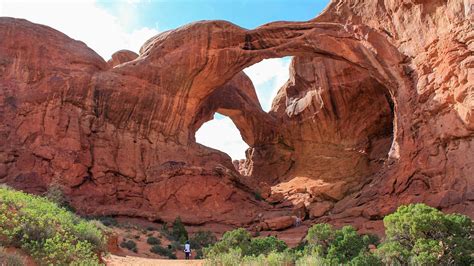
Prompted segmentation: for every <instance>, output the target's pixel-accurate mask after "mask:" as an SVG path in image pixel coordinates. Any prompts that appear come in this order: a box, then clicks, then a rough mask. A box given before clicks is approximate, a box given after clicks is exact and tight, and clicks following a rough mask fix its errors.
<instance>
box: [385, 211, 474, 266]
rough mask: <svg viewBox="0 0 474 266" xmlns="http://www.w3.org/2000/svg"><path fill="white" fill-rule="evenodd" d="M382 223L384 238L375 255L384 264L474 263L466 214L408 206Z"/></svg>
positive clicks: (473, 248)
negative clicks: (445, 212)
mask: <svg viewBox="0 0 474 266" xmlns="http://www.w3.org/2000/svg"><path fill="white" fill-rule="evenodd" d="M383 221H384V225H385V229H386V230H385V233H386V236H387V237H386V241H385V242H384V243H383V244H382V245H381V246H380V248H379V249H378V251H377V253H378V255H379V256H380V257H381V258H382V260H383V262H384V263H386V264H402V265H403V264H417V265H435V264H436V265H472V264H474V258H473V254H474V240H473V235H474V234H473V233H474V230H473V226H472V220H471V219H470V218H469V217H467V216H465V215H460V214H444V213H442V212H441V211H439V210H437V209H435V208H432V207H429V206H427V205H425V204H410V205H408V206H401V207H399V208H398V209H397V211H396V212H394V213H393V214H390V215H387V216H386V217H385V218H384V220H383Z"/></svg>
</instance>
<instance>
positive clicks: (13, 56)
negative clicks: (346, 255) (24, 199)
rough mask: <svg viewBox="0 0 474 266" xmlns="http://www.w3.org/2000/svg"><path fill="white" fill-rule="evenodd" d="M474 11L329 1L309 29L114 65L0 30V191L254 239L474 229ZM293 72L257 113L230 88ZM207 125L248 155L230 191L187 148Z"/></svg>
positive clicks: (205, 24) (78, 46) (161, 47)
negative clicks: (246, 231)
mask: <svg viewBox="0 0 474 266" xmlns="http://www.w3.org/2000/svg"><path fill="white" fill-rule="evenodd" d="M473 9H474V7H473V5H472V4H470V2H469V1H468V0H465V1H462V0H455V1H452V0H450V1H441V0H439V1H438V0H436V1H423V0H404V1H402V3H400V1H395V0H393V1H390V0H385V1H383V0H348V1H342V0H341V1H339V0H334V1H333V2H332V3H331V4H330V5H329V6H328V7H327V9H326V10H325V11H324V12H323V13H322V14H321V15H320V16H318V17H317V18H315V19H313V20H311V21H307V22H274V23H269V24H266V25H263V26H261V27H259V28H256V29H253V30H246V29H243V28H240V27H238V26H236V25H233V24H231V23H229V22H225V21H200V22H196V23H193V24H189V25H186V26H183V27H181V28H178V29H176V30H172V31H168V32H164V33H161V34H159V35H157V36H155V37H153V38H152V39H150V40H149V41H147V42H146V43H145V44H144V45H143V46H142V48H141V50H140V54H139V55H136V54H134V53H133V52H130V51H119V52H117V53H116V54H114V55H113V56H112V59H111V60H109V62H105V61H104V60H103V59H102V58H101V57H100V56H98V55H97V54H96V53H95V52H94V51H92V50H91V49H89V48H88V47H87V46H86V45H85V44H83V43H81V42H79V41H75V40H72V39H70V38H69V37H67V36H65V35H64V34H62V33H60V32H58V31H55V30H53V29H51V28H49V27H46V26H42V25H37V24H33V23H30V22H28V21H25V20H20V19H13V18H0V36H1V38H0V182H4V183H7V184H10V185H12V186H14V187H17V188H20V189H24V190H27V191H30V192H35V193H42V192H44V191H45V190H46V189H47V187H48V186H49V185H50V184H51V183H59V184H60V185H62V186H63V187H64V189H65V193H66V195H67V196H68V197H69V199H70V200H71V204H72V205H73V206H74V207H75V208H77V209H78V211H80V212H82V213H87V214H91V215H127V216H137V217H144V218H148V219H150V220H164V221H169V220H172V219H174V218H175V217H176V216H178V215H179V216H181V217H182V219H183V221H184V222H186V223H190V224H201V223H207V222H220V223H227V224H232V225H249V224H252V223H255V222H257V221H259V220H261V218H262V215H263V217H272V216H275V215H278V216H281V215H285V214H290V213H289V209H290V208H291V207H292V206H294V207H293V209H298V210H303V215H304V213H306V212H308V213H309V217H310V218H312V219H316V220H315V221H332V222H334V223H353V224H356V226H358V227H359V228H360V229H367V230H370V229H371V228H372V227H373V226H377V224H378V223H379V222H377V221H378V220H380V219H381V218H382V217H383V216H384V215H385V214H387V213H389V212H391V211H393V210H394V209H395V208H396V207H397V206H398V205H400V204H403V203H409V202H426V203H428V204H430V205H432V206H435V207H438V208H442V209H444V210H447V211H457V212H461V213H465V214H468V215H470V216H471V217H472V216H473V215H474V207H473V206H474V205H473V201H474V190H473V186H474V148H473V147H474V81H473V80H474V79H473V67H474V63H473V62H474V56H473V49H474V42H473V41H474V31H473V26H472V25H473V20H474V18H473V16H474V15H473V12H474V11H473ZM288 55H291V56H294V58H293V61H292V64H291V73H290V79H289V80H288V82H287V83H286V84H285V85H284V86H283V87H282V88H281V89H280V91H279V93H278V95H277V97H276V98H275V99H274V101H273V106H272V109H271V111H270V112H269V113H265V112H264V111H263V110H262V109H261V107H260V104H259V102H258V99H257V97H256V93H255V88H254V87H253V85H252V82H251V81H250V79H249V78H248V77H247V76H246V75H245V74H244V73H243V72H242V70H243V69H244V68H246V67H248V66H250V65H252V64H255V63H257V62H259V61H261V60H262V59H266V58H275V57H283V56H288ZM215 112H218V113H221V114H224V115H227V116H229V117H230V118H231V119H232V120H233V121H234V123H235V124H236V126H237V127H238V129H239V130H240V132H241V134H242V138H243V139H244V141H246V142H247V143H248V144H249V146H250V147H251V148H250V149H249V150H248V151H247V159H246V161H245V162H242V163H241V174H240V173H238V172H237V171H236V170H235V169H234V166H233V164H232V162H231V159H230V157H229V156H227V155H226V154H224V153H222V152H220V151H216V150H213V149H210V148H207V147H204V146H202V145H199V144H197V143H196V142H195V138H194V134H195V132H196V131H197V130H198V129H199V127H200V126H201V125H202V124H203V123H204V122H206V121H208V120H209V119H212V115H213V114H214V113H215ZM255 193H260V194H262V196H263V197H264V198H265V199H266V201H259V200H257V199H256V197H255V196H254V195H255ZM268 202H270V203H273V205H275V206H276V207H274V206H272V205H270V204H268ZM307 210H308V211H307ZM369 220H373V221H374V222H367V221H369Z"/></svg>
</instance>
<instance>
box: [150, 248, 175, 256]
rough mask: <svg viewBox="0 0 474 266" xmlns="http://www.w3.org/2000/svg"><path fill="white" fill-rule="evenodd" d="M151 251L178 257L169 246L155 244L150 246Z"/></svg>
mask: <svg viewBox="0 0 474 266" xmlns="http://www.w3.org/2000/svg"><path fill="white" fill-rule="evenodd" d="M150 252H152V253H155V254H158V255H160V256H165V257H168V258H169V259H176V255H175V254H174V253H173V251H172V250H171V249H169V248H164V247H162V246H160V245H154V246H153V247H151V248H150Z"/></svg>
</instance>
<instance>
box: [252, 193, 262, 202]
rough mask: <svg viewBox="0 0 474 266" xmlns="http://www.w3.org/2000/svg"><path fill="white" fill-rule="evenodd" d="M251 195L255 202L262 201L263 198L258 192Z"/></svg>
mask: <svg viewBox="0 0 474 266" xmlns="http://www.w3.org/2000/svg"><path fill="white" fill-rule="evenodd" d="M253 195H254V197H255V200H257V201H262V200H263V197H262V195H261V194H260V193H259V192H254V193H253Z"/></svg>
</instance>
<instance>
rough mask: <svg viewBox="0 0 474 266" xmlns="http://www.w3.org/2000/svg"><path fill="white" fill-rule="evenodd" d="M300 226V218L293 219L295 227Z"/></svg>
mask: <svg viewBox="0 0 474 266" xmlns="http://www.w3.org/2000/svg"><path fill="white" fill-rule="evenodd" d="M300 225H301V218H300V217H299V216H296V218H295V227H298V226H300Z"/></svg>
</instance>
